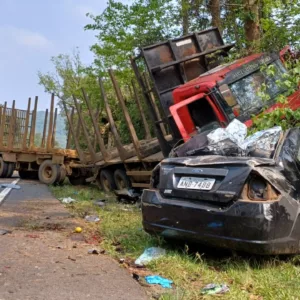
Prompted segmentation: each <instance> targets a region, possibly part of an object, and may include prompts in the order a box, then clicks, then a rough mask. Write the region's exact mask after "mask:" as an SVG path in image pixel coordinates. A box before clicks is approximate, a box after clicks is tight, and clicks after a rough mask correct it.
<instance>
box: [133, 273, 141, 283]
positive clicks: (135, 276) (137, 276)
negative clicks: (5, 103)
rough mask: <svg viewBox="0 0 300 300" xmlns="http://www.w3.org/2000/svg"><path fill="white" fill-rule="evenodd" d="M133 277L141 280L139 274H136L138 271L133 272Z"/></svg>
mask: <svg viewBox="0 0 300 300" xmlns="http://www.w3.org/2000/svg"><path fill="white" fill-rule="evenodd" d="M132 278H133V279H134V280H136V281H139V280H140V276H139V275H138V274H136V273H133V274H132Z"/></svg>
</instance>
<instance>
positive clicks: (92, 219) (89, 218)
mask: <svg viewBox="0 0 300 300" xmlns="http://www.w3.org/2000/svg"><path fill="white" fill-rule="evenodd" d="M84 219H85V220H86V221H87V222H91V223H96V222H99V221H100V219H99V217H98V216H85V218H84Z"/></svg>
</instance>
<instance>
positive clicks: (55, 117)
mask: <svg viewBox="0 0 300 300" xmlns="http://www.w3.org/2000/svg"><path fill="white" fill-rule="evenodd" d="M56 121H57V108H55V113H54V122H53V130H52V140H51V145H52V148H54V147H55V133H56Z"/></svg>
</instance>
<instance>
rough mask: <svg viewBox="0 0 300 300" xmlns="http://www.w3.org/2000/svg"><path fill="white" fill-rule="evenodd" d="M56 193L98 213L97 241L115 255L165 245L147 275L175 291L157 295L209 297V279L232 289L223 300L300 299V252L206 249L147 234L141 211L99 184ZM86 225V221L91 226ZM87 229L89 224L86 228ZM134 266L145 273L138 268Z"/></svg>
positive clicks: (80, 212)
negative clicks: (275, 253)
mask: <svg viewBox="0 0 300 300" xmlns="http://www.w3.org/2000/svg"><path fill="white" fill-rule="evenodd" d="M52 192H53V193H54V195H55V196H56V197H57V198H61V197H70V196H71V197H72V198H75V199H76V200H78V202H77V203H76V204H74V205H71V206H69V208H70V210H71V211H72V212H73V213H74V214H75V215H77V216H79V217H83V216H84V215H86V214H90V213H95V212H96V213H97V214H98V215H99V217H100V219H101V221H100V224H99V227H98V228H97V230H99V233H100V236H101V238H102V242H101V244H100V245H99V246H100V247H101V248H104V249H105V250H106V252H107V253H108V254H110V255H112V256H113V257H115V258H116V259H120V258H124V259H125V260H127V259H129V260H134V259H136V258H137V257H138V256H139V255H140V254H141V253H142V252H143V251H144V249H145V248H147V247H150V246H161V247H163V248H165V249H166V250H167V255H166V256H165V257H163V258H161V259H159V260H157V261H154V262H153V263H151V264H150V265H148V266H147V269H146V270H142V272H144V273H145V272H146V273H147V274H159V275H161V276H164V277H167V278H170V279H172V280H173V281H174V286H175V287H174V289H173V290H172V291H166V290H163V291H161V296H160V298H159V299H161V300H163V299H176V300H178V299H184V300H197V299H208V298H209V296H206V297H203V296H202V295H201V293H200V290H201V288H202V287H203V286H205V285H206V284H208V283H226V284H228V285H229V287H230V292H228V293H227V294H224V295H223V296H222V299H252V300H258V299H259V300H260V299H270V300H271V299H272V300H273V299H294V300H296V299H299V292H298V285H299V280H298V278H299V275H300V256H293V257H288V258H287V257H285V258H284V257H281V258H280V257H258V256H243V255H241V254H235V255H232V253H229V252H227V251H225V250H223V249H207V248H205V247H203V246H200V245H184V244H182V243H177V242H176V243H175V244H170V243H166V242H165V241H163V240H162V239H160V238H155V237H151V236H150V235H148V234H147V233H145V232H144V231H143V229H142V225H141V212H140V210H139V209H138V208H137V207H136V206H134V205H124V204H119V203H117V202H116V200H115V199H114V197H113V196H111V195H105V194H103V193H102V192H101V191H99V190H98V189H97V188H93V187H74V186H70V185H66V186H64V187H63V188H62V187H52ZM97 199H107V205H106V206H105V207H104V208H96V207H95V206H94V205H93V200H97ZM87 226H88V225H87ZM83 232H85V228H83ZM131 271H134V272H137V273H138V272H141V270H140V269H134V270H132V269H131Z"/></svg>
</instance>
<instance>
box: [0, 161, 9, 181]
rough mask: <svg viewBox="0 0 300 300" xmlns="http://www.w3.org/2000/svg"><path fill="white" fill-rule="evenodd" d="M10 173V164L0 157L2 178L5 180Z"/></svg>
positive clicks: (0, 175)
mask: <svg viewBox="0 0 300 300" xmlns="http://www.w3.org/2000/svg"><path fill="white" fill-rule="evenodd" d="M7 172H8V163H7V162H5V161H4V160H3V158H2V157H0V178H5V177H6V176H7Z"/></svg>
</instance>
